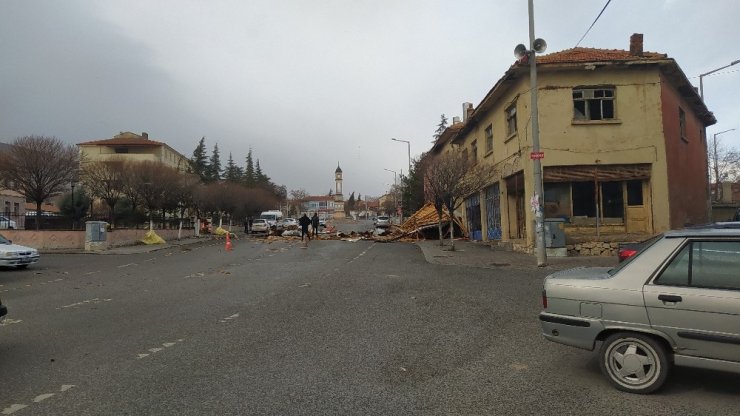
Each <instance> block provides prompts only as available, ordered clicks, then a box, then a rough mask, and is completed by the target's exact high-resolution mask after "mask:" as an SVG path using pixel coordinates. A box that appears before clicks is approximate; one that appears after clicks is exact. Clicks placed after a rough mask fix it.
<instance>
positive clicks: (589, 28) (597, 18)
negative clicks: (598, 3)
mask: <svg viewBox="0 0 740 416" xmlns="http://www.w3.org/2000/svg"><path fill="white" fill-rule="evenodd" d="M611 2H612V0H607V1H606V4H605V5H604V8H603V9H601V11H600V12H599V15H598V16H596V19H594V22H593V23H591V26H589V27H588V29H587V30H586V33H584V34H583V36H581V39H579V40H578V42H577V43H576V46H575V47H576V48H577V47H578V45H580V44H581V41H582V40H583V38H585V37H586V35H588V32H590V31H591V28H592V27H594V25H595V24H596V22H597V21H599V18H600V17H601V15H602V14H603V13H604V10H606V8H607V6H609V3H611Z"/></svg>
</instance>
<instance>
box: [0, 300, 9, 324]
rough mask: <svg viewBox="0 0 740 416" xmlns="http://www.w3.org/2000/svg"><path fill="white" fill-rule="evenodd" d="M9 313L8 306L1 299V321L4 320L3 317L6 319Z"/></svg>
mask: <svg viewBox="0 0 740 416" xmlns="http://www.w3.org/2000/svg"><path fill="white" fill-rule="evenodd" d="M7 314H8V307H7V306H5V305H3V301H2V300H0V322H2V321H3V319H5V315H7Z"/></svg>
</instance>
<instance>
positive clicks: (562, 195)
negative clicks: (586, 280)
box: [431, 34, 716, 249]
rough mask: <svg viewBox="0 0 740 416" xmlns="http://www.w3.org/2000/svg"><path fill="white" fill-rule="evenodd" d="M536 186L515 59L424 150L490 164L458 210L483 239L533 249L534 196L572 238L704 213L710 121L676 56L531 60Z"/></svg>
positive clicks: (526, 85)
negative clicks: (487, 178)
mask: <svg viewBox="0 0 740 416" xmlns="http://www.w3.org/2000/svg"><path fill="white" fill-rule="evenodd" d="M536 59H537V71H538V86H537V88H538V95H539V100H538V108H539V111H538V114H539V131H540V135H539V139H540V140H539V143H540V149H539V150H540V151H542V152H543V153H544V158H543V159H541V162H542V166H543V187H544V189H543V190H537V189H535V186H534V183H535V182H534V167H533V166H534V164H533V160H532V159H531V158H532V157H535V156H537V155H532V151H533V145H532V131H531V108H530V88H531V85H530V77H529V70H530V68H529V64H528V62H526V60H524V61H519V62H517V63H515V64H514V65H512V66H511V67H510V68H509V69H508V70H507V71H506V73H505V74H504V75H503V77H502V78H501V79H499V80H498V82H496V84H495V85H494V86H493V88H492V89H491V90H490V91H489V92H488V93H487V94H486V96H485V98H483V100H482V101H481V102H480V104H478V106H477V107H475V108H473V107H472V105H470V106H467V107H466V106H464V110H463V112H464V114H463V117H464V120H463V121H462V123H457V124H453V125H452V126H450V127H449V128H448V132H445V133H443V135H442V136H440V138H439V139H438V140H437V143H435V145H434V147H433V148H432V152H431V153H432V154H434V153H439V152H442V151H446V150H449V149H451V148H453V147H458V146H459V147H460V148H462V149H464V150H465V151H466V152H467V154H468V155H469V157H471V158H472V160H473V163H482V164H484V166H486V167H490V169H492V170H493V171H494V172H495V177H494V180H493V181H492V182H491V183H490V185H489V186H488V187H486V188H485V189H483V190H482V191H481V192H480V193H477V194H475V195H470V196H469V197H468V198H467V199H466V200H465V203H464V207H462V209H461V210H460V211H461V212H460V213H459V214H458V215H460V214H462V215H463V216H464V218H465V220H466V222H467V226H468V231H469V233H470V235H471V236H473V237H474V238H480V239H483V240H499V239H500V240H505V241H512V240H513V241H517V242H519V243H520V244H521V246H522V247H526V248H527V249H531V248H532V247H533V246H534V241H535V235H534V222H535V216H534V215H535V214H534V211H533V209H531V208H532V207H531V205H530V204H531V202H532V200H533V199H532V197H533V196H534V195H535V194H538V195H544V198H543V200H544V216H545V219H548V218H560V219H562V220H564V221H565V228H566V233H569V235H577V234H586V235H593V236H603V235H605V234H609V233H612V234H645V235H648V234H653V233H656V232H661V231H664V230H667V229H671V228H680V227H683V226H684V225H686V224H699V223H704V222H707V221H708V211H709V208H708V187H707V159H706V154H707V153H706V131H705V129H706V127H707V126H710V125H712V124H714V123H716V119H715V118H714V116H713V114H712V113H711V112H710V111H709V110H708V109H707V107H706V106H705V105H704V103H703V101H702V100H701V98H700V96H699V94H698V92H697V91H696V89H695V88H694V87H693V86H692V85H691V83H690V82H689V80H688V79H687V77H686V75H685V74H684V73H683V71H682V70H681V68H680V67H679V66H678V64H677V63H676V61H675V60H674V59H672V58H669V57H668V56H667V55H665V54H662V53H653V52H645V51H643V43H642V35H641V34H635V35H633V36H632V38H631V39H630V50H628V51H627V50H604V49H593V48H580V47H579V48H573V49H567V50H564V51H560V52H556V53H552V54H548V55H544V56H541V57H537V58H536Z"/></svg>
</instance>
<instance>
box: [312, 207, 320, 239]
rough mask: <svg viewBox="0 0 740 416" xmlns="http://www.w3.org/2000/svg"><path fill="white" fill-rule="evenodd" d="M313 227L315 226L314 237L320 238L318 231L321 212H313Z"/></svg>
mask: <svg viewBox="0 0 740 416" xmlns="http://www.w3.org/2000/svg"><path fill="white" fill-rule="evenodd" d="M311 227H312V228H313V238H318V232H319V214H317V213H315V212H314V213H313V217H311Z"/></svg>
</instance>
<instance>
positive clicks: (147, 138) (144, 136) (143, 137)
mask: <svg viewBox="0 0 740 416" xmlns="http://www.w3.org/2000/svg"><path fill="white" fill-rule="evenodd" d="M141 138H142V139H144V140H149V133H147V132H142V133H141Z"/></svg>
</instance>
